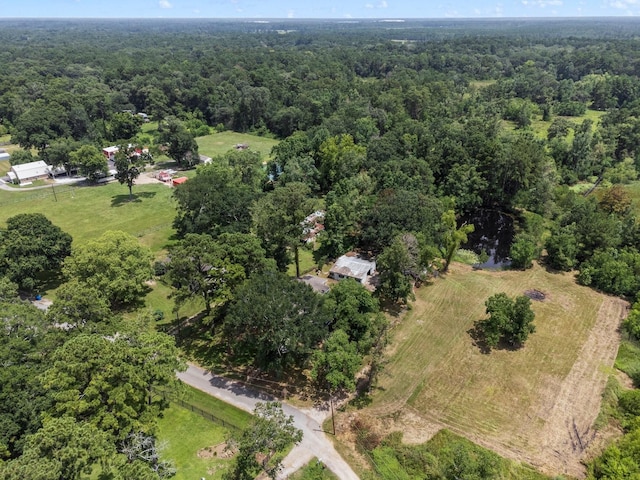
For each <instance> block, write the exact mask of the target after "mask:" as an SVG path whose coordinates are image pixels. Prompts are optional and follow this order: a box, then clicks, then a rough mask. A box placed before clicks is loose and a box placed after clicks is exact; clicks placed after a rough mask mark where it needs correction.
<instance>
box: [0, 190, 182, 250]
mask: <svg viewBox="0 0 640 480" xmlns="http://www.w3.org/2000/svg"><path fill="white" fill-rule="evenodd" d="M54 193H55V195H54ZM133 193H134V197H135V198H134V199H133V201H129V192H128V190H127V187H126V186H123V185H120V184H119V183H117V182H112V183H109V184H106V185H99V186H92V187H71V186H56V187H55V189H54V188H51V189H49V188H46V189H42V190H33V191H27V192H21V193H14V192H5V191H0V223H4V222H5V221H6V220H7V218H9V217H11V216H13V215H16V214H18V213H36V212H38V213H43V214H45V215H46V216H47V218H49V220H51V221H52V222H53V223H54V224H55V225H57V226H59V227H60V228H62V229H63V230H64V231H65V232H68V233H69V234H71V236H72V237H73V240H74V242H81V243H82V242H86V241H87V240H90V239H93V238H97V237H99V236H100V235H102V234H103V233H104V232H105V231H107V230H122V231H124V232H127V233H130V234H132V235H134V236H136V237H138V238H139V239H140V242H141V243H142V244H143V245H146V246H148V247H149V248H151V250H152V251H154V252H157V251H160V250H162V249H163V248H164V247H165V246H166V244H167V239H169V238H170V237H171V236H172V235H173V228H172V226H171V224H172V222H173V218H174V217H175V204H174V201H173V199H172V197H171V193H172V190H171V189H170V188H167V187H166V186H165V185H160V184H147V185H136V186H134V187H133Z"/></svg>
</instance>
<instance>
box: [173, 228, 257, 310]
mask: <svg viewBox="0 0 640 480" xmlns="http://www.w3.org/2000/svg"><path fill="white" fill-rule="evenodd" d="M169 257H170V261H169V263H168V265H167V277H168V278H169V281H170V283H171V285H172V286H173V287H174V289H175V297H176V303H177V304H178V305H181V304H182V303H184V302H185V301H186V300H187V299H189V298H192V297H195V296H198V297H202V299H203V300H204V303H205V309H206V312H207V314H209V313H210V312H211V304H212V303H214V302H215V304H216V305H222V304H224V303H225V302H227V301H228V300H230V299H231V296H232V292H233V290H234V289H235V287H236V286H238V285H239V284H240V283H242V281H243V280H244V279H245V271H244V268H243V267H242V266H241V265H238V264H236V263H231V262H230V261H228V260H227V259H226V258H225V256H224V251H223V250H222V248H221V245H220V244H218V243H217V242H215V241H214V240H213V238H211V237H210V236H209V235H205V234H200V235H198V234H195V233H190V234H188V235H187V236H186V237H184V238H183V239H182V240H180V241H179V242H177V243H176V244H175V245H173V246H171V247H170V248H169Z"/></svg>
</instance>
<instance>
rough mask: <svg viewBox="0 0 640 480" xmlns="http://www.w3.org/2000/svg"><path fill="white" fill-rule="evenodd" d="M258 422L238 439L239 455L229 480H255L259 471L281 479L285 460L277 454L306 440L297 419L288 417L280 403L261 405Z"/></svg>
mask: <svg viewBox="0 0 640 480" xmlns="http://www.w3.org/2000/svg"><path fill="white" fill-rule="evenodd" d="M253 414H254V419H253V421H252V423H251V425H250V426H249V428H247V429H246V430H245V431H244V432H242V436H241V437H240V439H239V440H238V455H237V456H236V460H235V465H234V467H233V470H232V471H231V472H230V473H229V474H228V475H227V476H226V477H225V478H227V479H229V480H253V478H255V477H256V475H257V474H258V473H259V472H264V473H266V474H267V475H268V476H269V478H272V479H275V478H277V475H278V471H279V470H280V467H281V463H282V460H280V459H278V457H276V456H275V455H276V454H277V453H278V452H282V451H283V450H284V449H285V448H287V447H288V446H289V445H291V444H297V443H300V442H301V441H302V430H300V429H298V428H296V427H295V426H294V423H293V421H294V420H293V416H287V415H285V413H284V412H283V410H282V405H281V404H280V403H279V402H266V403H258V404H257V405H256V407H255V409H254V411H253Z"/></svg>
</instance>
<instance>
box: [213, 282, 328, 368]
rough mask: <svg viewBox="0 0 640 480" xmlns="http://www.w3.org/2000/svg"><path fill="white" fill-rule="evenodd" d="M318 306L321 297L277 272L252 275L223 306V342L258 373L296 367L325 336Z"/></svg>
mask: <svg viewBox="0 0 640 480" xmlns="http://www.w3.org/2000/svg"><path fill="white" fill-rule="evenodd" d="M322 305H323V298H322V297H321V296H320V295H318V294H317V293H315V292H314V291H313V290H312V289H311V287H309V286H308V285H307V284H305V283H302V282H299V281H296V280H294V279H291V278H289V277H287V276H286V275H284V274H282V273H279V272H266V273H263V274H259V275H254V276H253V277H251V278H250V279H249V280H247V281H246V282H245V283H244V285H242V286H241V287H240V288H239V289H238V290H237V291H236V293H235V295H234V300H233V302H232V303H231V304H230V305H229V307H228V310H227V315H226V316H225V319H224V328H225V334H226V338H227V339H228V341H229V344H230V345H231V347H232V348H233V353H234V355H235V356H237V357H238V358H246V359H247V360H250V361H252V362H253V364H254V365H256V366H257V367H258V368H261V369H263V370H268V371H281V370H282V369H283V368H285V367H286V366H288V365H291V364H294V365H301V364H302V362H303V361H304V360H306V359H307V357H308V355H309V354H310V352H311V350H312V349H313V348H314V347H315V346H316V345H318V343H319V342H320V340H321V339H322V338H324V336H325V335H326V331H327V324H328V318H327V314H326V311H325V309H324V308H323V306H322Z"/></svg>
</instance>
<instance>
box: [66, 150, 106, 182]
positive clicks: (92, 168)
mask: <svg viewBox="0 0 640 480" xmlns="http://www.w3.org/2000/svg"><path fill="white" fill-rule="evenodd" d="M69 158H70V159H71V163H72V164H73V165H77V166H78V169H79V170H80V173H81V174H82V175H83V176H84V177H87V179H88V180H89V181H91V182H95V181H97V180H98V179H99V178H100V177H103V176H105V175H106V174H107V173H108V172H109V165H108V164H107V159H106V157H105V156H104V155H103V154H102V152H100V150H98V149H97V148H96V147H94V146H93V145H83V146H81V147H80V148H78V149H77V150H74V151H73V152H71V153H70V154H69Z"/></svg>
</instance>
